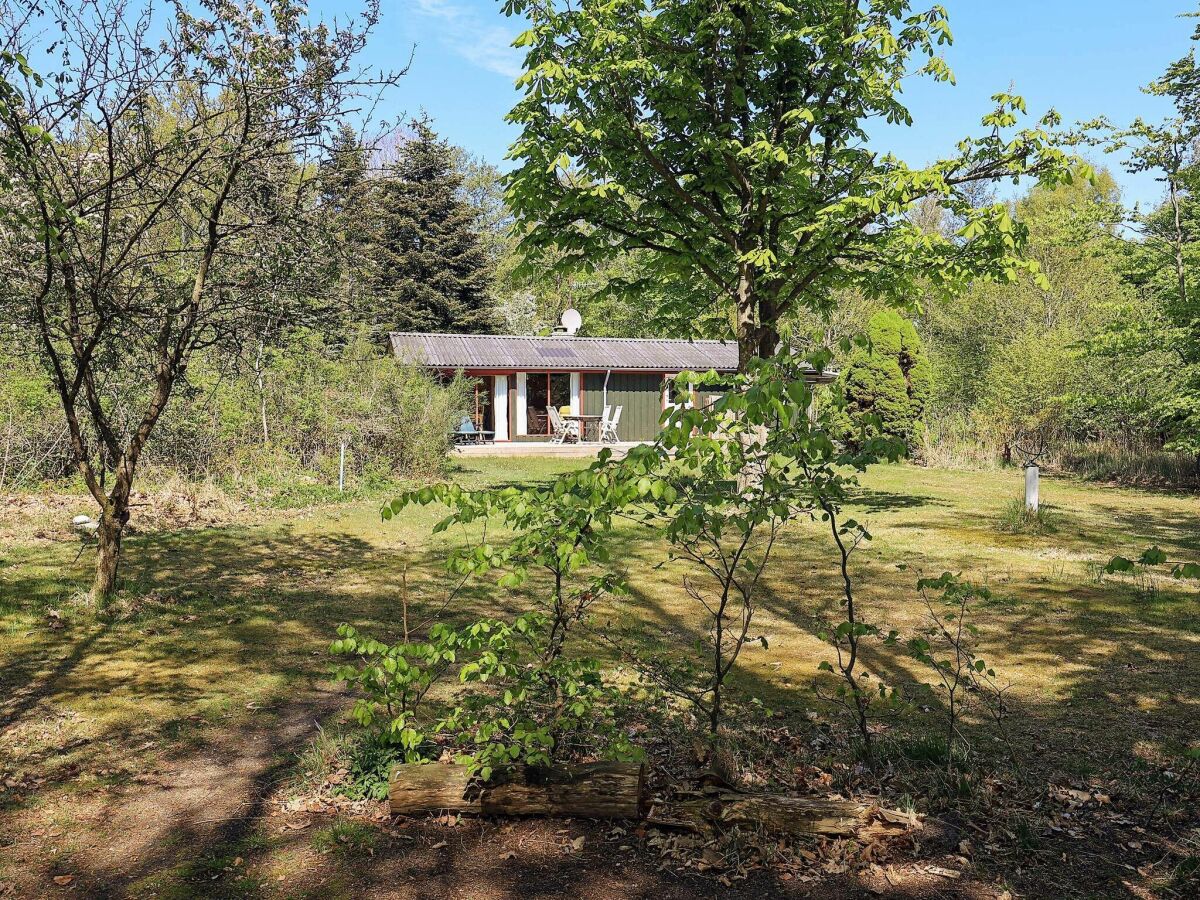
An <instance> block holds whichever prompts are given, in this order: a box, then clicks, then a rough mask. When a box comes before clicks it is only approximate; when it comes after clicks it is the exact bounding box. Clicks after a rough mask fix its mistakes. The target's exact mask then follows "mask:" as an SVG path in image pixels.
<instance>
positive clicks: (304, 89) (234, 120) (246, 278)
mask: <svg viewBox="0 0 1200 900" xmlns="http://www.w3.org/2000/svg"><path fill="white" fill-rule="evenodd" d="M378 13H379V4H378V0H366V6H365V8H364V10H363V12H362V14H361V15H360V16H359V17H358V18H356V19H351V20H349V21H346V22H335V23H333V24H328V25H327V24H325V23H316V24H310V23H308V22H307V21H306V11H305V7H304V6H303V4H302V3H301V2H299V0H273V2H271V3H270V4H269V6H268V7H266V8H264V7H260V6H259V5H257V4H256V3H255V2H254V0H191V2H189V0H174V2H170V3H167V4H165V5H164V4H161V3H154V2H152V0H0V51H3V53H4V56H3V57H2V58H0V67H2V68H0V78H2V79H3V80H4V82H6V83H7V84H8V85H9V87H10V92H9V93H10V96H9V100H8V102H4V103H2V104H0V140H2V141H3V142H4V148H5V160H4V166H5V168H6V169H7V172H6V175H7V177H8V178H9V179H10V181H11V196H10V201H11V202H10V207H11V208H10V209H9V210H7V211H6V215H5V217H4V220H3V227H4V230H5V234H4V235H3V237H4V241H5V243H6V244H7V245H8V246H7V247H6V251H7V252H6V253H5V254H3V255H4V257H5V258H4V259H3V261H2V262H0V266H2V267H3V269H2V270H0V277H2V278H3V279H4V283H5V290H4V299H3V300H2V301H0V302H4V303H8V304H12V305H13V306H14V307H15V309H14V316H15V317H16V318H17V319H19V320H20V321H22V322H23V323H24V324H26V325H27V326H28V327H29V328H31V329H32V330H33V332H34V334H35V335H36V338H37V341H38V344H39V345H40V348H41V353H42V355H43V356H44V360H45V363H46V366H47V367H48V369H49V371H50V374H51V376H52V379H53V383H54V387H55V389H56V391H57V393H58V396H59V399H60V400H61V402H62V408H63V411H64V413H65V416H66V423H67V428H68V431H69V435H70V442H71V447H72V450H73V453H74V457H75V461H76V463H77V465H78V467H79V471H80V473H81V474H82V476H83V479H84V481H85V482H86V484H87V488H88V490H89V491H90V493H91V494H92V496H93V497H94V498H95V500H96V502H97V503H98V504H99V506H100V517H99V532H98V539H99V549H98V556H97V567H96V577H95V582H94V585H93V589H92V595H93V597H94V598H95V599H97V600H102V599H104V598H105V597H107V596H108V595H109V594H111V593H112V591H113V590H114V588H115V586H116V583H117V570H118V563H119V561H120V551H121V538H122V535H123V533H124V531H125V527H126V524H127V522H128V520H129V499H130V492H131V489H132V486H133V481H134V473H135V471H136V468H137V465H138V461H139V459H140V458H141V457H142V455H143V451H144V449H145V447H146V443H147V441H148V440H149V438H150V435H151V433H152V432H153V431H154V428H155V425H156V423H157V422H158V420H159V417H160V416H161V415H162V412H163V410H164V408H165V407H166V405H167V403H168V401H169V400H170V398H171V394H172V390H173V389H174V388H175V387H176V385H177V383H179V381H180V380H181V379H182V378H184V377H185V373H186V371H187V367H188V364H189V362H190V360H191V359H192V357H193V355H194V354H195V353H196V352H197V351H199V350H202V349H204V348H210V347H214V346H218V345H221V344H223V343H226V342H230V343H232V342H235V341H236V340H237V339H238V337H239V334H240V333H241V332H242V331H243V330H244V329H245V328H246V327H247V326H248V325H249V324H251V323H253V322H254V321H261V320H262V318H263V315H264V313H263V305H264V304H269V303H271V302H272V299H271V298H272V297H278V295H279V292H278V290H265V291H264V290H261V289H260V282H261V281H269V282H271V284H272V285H273V286H274V287H276V288H277V287H278V281H279V278H280V272H281V267H280V264H279V261H280V259H281V254H283V255H285V256H286V255H288V254H291V255H292V256H293V257H294V256H295V249H296V248H297V246H299V245H300V243H301V242H302V241H303V240H306V239H307V238H306V237H305V236H306V235H308V234H310V233H311V231H312V229H313V228H314V227H316V225H317V224H319V223H318V222H317V220H318V218H319V212H318V209H317V206H316V204H315V203H314V202H313V196H314V195H315V193H316V191H317V190H318V189H319V185H318V178H317V165H316V162H317V160H318V158H319V157H320V155H321V152H322V148H323V147H324V146H325V144H326V142H327V140H328V138H329V137H330V135H331V134H332V132H333V131H334V130H335V129H336V128H337V127H338V125H339V124H340V123H342V122H344V121H345V120H346V119H347V118H351V117H356V118H361V117H364V116H369V114H370V112H371V110H372V109H373V107H374V104H375V102H376V101H377V100H378V98H379V95H380V92H381V91H383V90H384V89H385V88H386V87H387V86H389V85H391V84H393V83H394V82H395V80H396V79H397V78H398V77H399V75H400V74H402V73H401V72H378V73H375V72H372V71H371V70H369V69H366V68H363V67H360V66H359V65H358V63H356V58H357V57H358V55H359V54H360V51H361V50H362V49H363V47H364V44H365V42H366V40H367V38H368V36H369V35H370V33H371V31H372V29H373V27H374V25H375V23H376V21H377V19H378ZM34 51H41V52H44V51H51V52H53V53H54V54H55V55H54V56H53V57H51V58H54V59H56V62H55V64H54V68H53V71H47V73H46V77H44V78H41V77H39V76H38V75H37V74H36V73H35V72H33V71H32V70H31V68H30V67H29V65H28V63H27V62H26V60H27V59H28V58H30V56H31V54H32V53H33V52H34ZM284 268H285V269H286V267H284Z"/></svg>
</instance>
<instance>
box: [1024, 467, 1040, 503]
mask: <svg viewBox="0 0 1200 900" xmlns="http://www.w3.org/2000/svg"><path fill="white" fill-rule="evenodd" d="M1025 509H1027V510H1028V511H1029V512H1031V513H1035V512H1037V511H1038V467H1037V466H1035V465H1034V464H1033V463H1030V464H1029V465H1027V466H1026V467H1025Z"/></svg>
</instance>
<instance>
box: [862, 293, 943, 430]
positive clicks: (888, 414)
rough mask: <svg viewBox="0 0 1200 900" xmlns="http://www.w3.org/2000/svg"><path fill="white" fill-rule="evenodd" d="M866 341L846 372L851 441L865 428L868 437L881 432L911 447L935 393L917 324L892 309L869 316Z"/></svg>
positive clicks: (921, 427)
mask: <svg viewBox="0 0 1200 900" xmlns="http://www.w3.org/2000/svg"><path fill="white" fill-rule="evenodd" d="M867 336H868V337H869V338H870V343H869V345H868V346H866V347H858V348H856V349H855V351H854V353H853V354H852V355H851V357H850V361H849V363H848V365H847V366H846V369H845V371H844V372H843V373H842V386H843V389H844V391H845V397H846V409H845V411H846V419H845V422H844V425H845V430H846V434H847V437H848V438H849V439H851V440H853V439H854V438H855V437H857V436H858V435H859V434H860V433H861V432H862V430H863V426H864V425H865V426H866V434H867V435H868V436H871V435H875V434H880V433H882V434H883V435H884V436H887V437H893V438H896V439H898V440H900V441H903V442H904V444H905V446H907V447H909V448H911V447H912V446H913V445H914V444H915V443H916V442H917V441H918V440H919V439H920V438H921V435H922V430H923V428H924V424H923V421H922V420H923V418H924V415H925V404H926V403H927V402H928V400H929V394H930V388H931V381H930V369H929V360H928V358H927V357H926V355H925V348H924V346H923V345H922V343H921V338H920V336H919V335H918V334H917V330H916V328H915V327H914V326H913V323H912V322H910V321H909V320H908V319H905V318H903V317H902V316H901V315H900V314H899V313H898V312H896V311H895V310H892V309H884V310H880V311H879V312H877V313H876V314H875V315H873V316H872V317H871V320H870V322H869V323H868V324H867ZM868 415H873V416H877V417H878V422H877V423H869V422H868V420H867V419H866V417H867V416H868Z"/></svg>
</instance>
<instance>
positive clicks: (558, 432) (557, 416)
mask: <svg viewBox="0 0 1200 900" xmlns="http://www.w3.org/2000/svg"><path fill="white" fill-rule="evenodd" d="M547 412H548V413H549V414H550V427H551V428H553V429H554V437H552V438H551V439H550V441H551V443H554V444H562V443H565V442H566V441H567V439H568V438H571V439H574V440H576V441H578V440H579V423H578V422H568V421H566V420H565V419H564V418H563V417H562V413H560V412H559V411H558V410H557V409H555V408H554V407H553V406H551V407H550V408H549V409H548V410H547Z"/></svg>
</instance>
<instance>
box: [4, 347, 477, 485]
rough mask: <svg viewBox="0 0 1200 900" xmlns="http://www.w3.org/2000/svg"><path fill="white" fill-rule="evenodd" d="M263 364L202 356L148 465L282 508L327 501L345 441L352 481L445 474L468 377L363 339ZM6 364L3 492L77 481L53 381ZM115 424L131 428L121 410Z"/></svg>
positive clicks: (32, 368)
mask: <svg viewBox="0 0 1200 900" xmlns="http://www.w3.org/2000/svg"><path fill="white" fill-rule="evenodd" d="M256 360H257V363H256V362H255V361H252V362H249V363H242V362H240V361H233V362H231V361H229V360H228V359H226V358H225V357H223V356H222V355H221V354H219V353H217V352H215V351H210V352H209V353H207V354H200V355H198V356H197V357H196V358H195V359H194V360H193V361H192V363H191V365H190V366H189V367H188V373H187V381H186V383H181V384H180V385H178V387H177V390H176V392H175V394H174V395H173V396H172V398H171V402H170V403H169V404H168V405H167V408H166V410H165V412H164V413H163V416H162V418H161V419H160V420H159V424H158V426H157V427H156V429H155V432H154V434H153V435H152V437H151V439H150V442H149V444H148V445H147V448H146V453H145V455H144V456H143V460H142V463H141V467H142V468H143V469H149V470H151V471H152V472H156V473H159V474H161V475H163V476H166V477H170V476H171V475H174V474H178V475H182V476H184V477H187V478H192V479H200V478H207V477H214V478H216V479H217V480H219V481H220V483H221V484H222V486H223V487H224V488H226V489H227V490H230V491H231V492H233V493H237V494H250V495H253V496H255V497H265V498H266V499H268V501H270V502H274V503H276V504H277V505H279V504H282V505H296V504H297V503H303V502H306V501H308V500H313V501H320V500H325V499H330V495H329V491H331V490H336V485H337V480H338V468H339V463H340V451H341V446H342V443H343V442H345V444H346V460H345V463H346V477H347V480H348V484H350V485H355V484H357V485H360V486H364V487H365V486H368V485H374V486H375V487H377V488H378V487H384V486H394V483H395V480H396V479H400V478H412V477H429V476H431V475H436V474H439V473H440V472H442V471H443V470H444V468H445V465H446V460H447V458H448V453H449V449H450V433H451V431H453V429H454V427H455V426H456V425H457V423H458V421H459V418H460V416H461V413H462V410H463V409H465V408H466V406H467V399H468V389H469V383H468V381H467V380H466V379H462V378H455V379H452V380H451V381H449V382H442V381H440V380H438V379H437V378H435V377H434V376H433V375H431V374H430V373H428V372H425V371H424V370H421V369H416V368H412V367H406V366H402V365H400V364H398V363H397V362H396V360H395V359H393V358H392V357H391V356H390V355H389V354H387V353H386V352H384V351H383V350H381V349H380V348H379V347H378V346H376V345H375V344H372V343H371V342H370V341H369V340H367V338H366V337H365V335H363V334H357V335H354V336H352V337H351V339H350V340H349V342H348V343H346V344H345V345H344V346H340V347H335V346H331V345H330V344H329V343H328V342H327V341H326V340H325V339H323V338H322V337H321V336H320V335H319V334H317V333H315V332H311V331H304V330H297V331H295V332H293V333H292V334H291V335H290V337H289V338H288V340H287V341H286V342H285V343H284V344H283V345H282V346H280V347H278V348H274V349H271V348H268V349H267V350H266V351H264V353H263V354H262V355H261V357H256ZM256 364H257V371H256V370H255V366H256ZM0 367H3V368H4V371H5V372H6V377H5V378H4V379H2V380H0V487H21V486H33V485H36V484H38V483H40V482H43V481H45V480H48V479H55V478H61V477H63V476H65V475H71V474H72V473H73V472H74V464H73V462H72V460H71V456H70V452H69V446H68V444H67V441H66V428H65V424H63V425H61V426H60V425H58V424H57V423H60V422H62V421H63V413H62V409H61V406H60V404H59V401H58V398H57V396H56V395H55V394H54V393H53V391H52V390H51V388H50V383H49V380H48V378H47V376H46V374H45V373H44V372H43V371H41V369H40V368H39V367H38V366H37V365H36V364H32V363H29V362H27V361H26V360H25V358H24V357H22V356H21V355H20V354H19V353H17V352H16V351H15V350H14V351H13V352H11V353H9V352H6V351H4V350H3V349H0ZM10 372H11V373H12V377H9V376H8V373H10ZM114 419H116V420H117V421H121V420H122V415H121V414H120V411H119V410H118V411H115V412H114ZM47 422H50V423H54V424H55V427H51V428H47V427H46V423H47ZM264 423H265V424H264ZM334 499H336V498H334Z"/></svg>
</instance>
